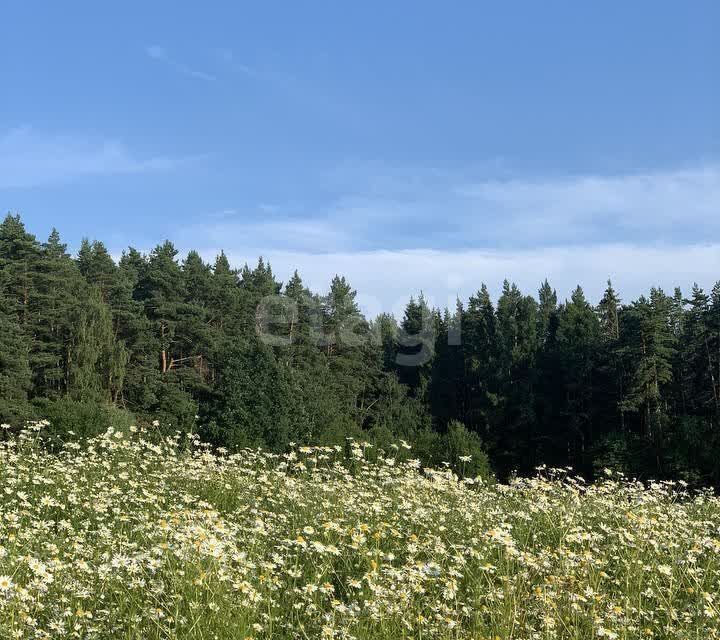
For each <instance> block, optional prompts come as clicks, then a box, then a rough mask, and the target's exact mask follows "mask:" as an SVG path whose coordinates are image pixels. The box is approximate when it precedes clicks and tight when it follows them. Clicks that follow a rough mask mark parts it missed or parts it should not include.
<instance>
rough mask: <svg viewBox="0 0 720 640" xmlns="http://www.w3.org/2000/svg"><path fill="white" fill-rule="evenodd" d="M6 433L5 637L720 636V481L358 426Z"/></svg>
mask: <svg viewBox="0 0 720 640" xmlns="http://www.w3.org/2000/svg"><path fill="white" fill-rule="evenodd" d="M41 433H42V425H39V424H38V425H35V426H33V427H32V428H31V429H27V430H25V431H23V432H21V433H19V434H17V433H16V434H13V432H12V431H10V430H6V432H5V435H6V440H5V441H4V442H2V443H1V444H0V480H1V482H2V497H0V545H2V546H0V637H1V638H73V637H74V638H137V639H141V638H142V639H152V638H198V639H200V638H203V639H211V638H228V639H230V638H233V639H235V638H241V639H242V638H258V639H259V638H416V639H421V638H503V639H505V638H518V639H519V638H523V639H531V638H539V639H548V640H549V639H555V638H574V639H578V640H581V639H582V640H584V639H587V638H593V637H605V638H678V639H679V638H683V639H685V638H695V639H698V640H699V639H705V638H715V637H720V632H719V628H720V627H719V625H720V622H719V621H718V613H720V611H719V607H720V604H719V602H718V601H719V600H720V595H718V594H720V565H719V560H720V500H718V498H716V497H713V496H712V495H710V494H709V493H702V494H693V495H688V494H686V493H685V492H684V491H683V488H682V486H680V485H672V484H668V483H663V484H656V485H652V486H651V487H644V486H642V485H640V484H637V483H631V482H628V481H625V480H623V479H620V478H614V477H608V479H607V480H606V481H604V482H602V483H599V484H597V485H593V486H589V487H586V486H585V485H584V484H583V483H582V482H581V481H578V480H575V479H572V478H571V477H569V476H568V477H565V475H564V474H563V473H560V472H544V473H543V474H542V475H540V476H538V477H536V478H534V479H531V480H520V481H516V482H514V483H513V484H512V485H509V486H508V485H486V484H483V483H482V482H480V481H476V480H473V479H458V478H457V477H456V476H454V475H452V474H451V473H450V472H449V471H431V470H421V469H420V468H419V465H418V463H416V462H414V461H412V460H411V459H410V458H411V456H412V452H411V451H407V450H406V449H405V448H403V447H400V448H398V449H397V450H394V451H391V452H390V453H388V454H384V453H382V452H377V451H374V450H371V449H369V448H368V447H366V446H365V445H362V444H359V443H351V444H350V445H349V446H348V448H347V451H345V450H342V449H339V448H331V447H327V448H298V449H295V450H293V451H291V452H290V453H288V454H286V455H280V456H279V455H272V454H269V453H266V452H262V451H254V450H253V451H251V450H248V451H243V452H241V453H238V454H235V455H227V454H224V453H222V452H220V453H211V452H210V451H209V450H208V448H207V447H205V446H202V445H200V444H199V443H198V442H197V441H196V440H194V439H193V438H183V439H181V438H179V437H178V438H174V439H167V440H165V441H160V442H158V441H152V439H151V438H150V436H149V435H148V434H147V433H146V432H143V431H142V430H135V431H133V432H128V433H122V432H113V431H110V432H108V433H106V434H105V435H104V436H103V437H101V438H97V439H95V440H93V441H90V442H89V443H87V444H84V445H83V446H80V445H75V444H68V445H66V446H65V447H64V448H62V449H61V450H59V451H56V452H55V453H50V452H49V451H48V450H47V449H46V448H43V447H41V446H40V445H39V444H38V443H37V442H36V440H37V438H38V437H40V435H41Z"/></svg>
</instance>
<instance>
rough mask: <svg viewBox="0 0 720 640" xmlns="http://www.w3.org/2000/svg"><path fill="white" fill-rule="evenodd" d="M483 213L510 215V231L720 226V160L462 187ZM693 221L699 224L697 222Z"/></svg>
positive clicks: (551, 233) (578, 232)
mask: <svg viewBox="0 0 720 640" xmlns="http://www.w3.org/2000/svg"><path fill="white" fill-rule="evenodd" d="M457 193H458V195H459V196H461V197H462V198H464V199H467V200H468V202H469V203H470V204H471V206H472V209H473V210H474V211H476V212H482V211H485V212H489V213H497V214H500V215H502V219H503V221H504V227H505V229H506V231H507V233H508V234H515V233H521V234H524V235H530V236H531V237H534V238H538V239H545V238H546V237H550V238H552V237H557V235H558V234H559V235H561V236H563V237H569V236H592V235H594V234H596V233H597V232H600V233H603V232H606V231H612V230H615V231H618V232H625V233H628V234H642V233H647V234H657V233H663V232H667V231H668V230H672V229H674V228H676V226H680V225H683V226H684V227H685V228H684V229H683V228H678V229H677V231H679V232H683V233H688V232H689V233H695V234H696V235H698V236H700V235H701V234H702V231H703V230H706V229H713V230H715V231H718V230H720V166H719V165H707V166H701V167H696V168H692V169H683V170H677V171H656V172H647V173H636V174H629V175H620V176H594V175H586V176H575V177H565V178H558V179H545V180H517V179H515V180H507V181H490V182H480V183H476V184H471V185H466V186H463V187H460V188H459V189H458V190H457ZM691 225H693V226H694V228H693V227H692V226H691Z"/></svg>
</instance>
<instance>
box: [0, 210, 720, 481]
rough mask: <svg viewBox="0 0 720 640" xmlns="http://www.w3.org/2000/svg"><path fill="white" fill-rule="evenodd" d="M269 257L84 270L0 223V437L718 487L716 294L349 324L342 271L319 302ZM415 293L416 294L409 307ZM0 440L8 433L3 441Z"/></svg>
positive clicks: (151, 259) (515, 302)
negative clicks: (313, 450)
mask: <svg viewBox="0 0 720 640" xmlns="http://www.w3.org/2000/svg"><path fill="white" fill-rule="evenodd" d="M297 266H298V270H299V271H296V272H295V274H294V275H293V276H292V278H290V279H289V280H288V281H287V282H280V281H279V280H278V279H277V278H276V277H275V275H274V274H273V271H272V268H271V266H270V264H268V263H267V262H265V261H264V260H263V259H262V258H260V259H259V260H258V262H257V264H255V266H254V267H249V266H247V265H245V266H244V267H242V268H241V269H236V268H234V267H233V265H231V264H230V263H229V261H228V259H227V257H226V256H225V255H224V254H222V253H221V254H220V255H218V256H217V257H216V259H215V261H214V263H212V264H207V263H206V262H204V261H203V259H202V258H201V256H200V255H199V254H198V253H197V252H195V251H190V252H189V253H188V254H187V255H186V256H180V255H179V254H178V251H177V250H176V248H175V247H174V246H173V244H172V243H170V242H165V243H163V244H160V245H158V246H157V247H155V248H154V249H153V250H152V251H150V252H149V253H148V254H147V255H145V254H142V253H141V252H139V251H137V250H136V249H133V248H129V249H127V250H126V251H124V252H123V254H122V256H121V257H120V259H119V260H118V261H117V262H116V261H115V260H113V257H112V256H111V254H110V253H109V251H108V249H107V248H106V246H105V245H104V244H103V243H102V242H100V241H90V240H83V241H82V244H81V245H80V248H79V250H78V251H77V253H76V254H75V255H71V254H70V253H69V252H68V250H67V247H66V245H65V244H63V242H62V240H61V237H60V235H59V233H58V232H57V231H55V230H53V231H52V233H51V234H50V236H49V238H48V239H47V241H45V242H41V241H40V240H38V239H36V237H35V236H34V235H33V234H31V233H30V232H29V231H28V230H27V229H26V228H25V226H24V224H23V222H22V220H21V218H20V216H19V215H11V214H8V215H7V217H6V218H5V219H4V221H3V222H2V224H1V225H0V298H1V304H0V420H1V421H2V422H3V423H4V425H18V424H22V423H24V422H25V421H28V420H36V419H47V420H49V422H50V426H49V432H50V433H51V434H52V436H53V437H56V438H60V439H62V438H64V437H66V436H67V435H68V434H70V435H72V436H74V437H81V438H83V437H94V436H96V435H98V434H99V433H102V432H103V431H105V430H106V429H107V427H108V426H110V425H116V426H117V425H130V424H136V423H138V424H143V425H145V426H146V427H148V428H151V429H155V430H156V431H158V432H161V433H166V434H173V433H175V432H177V431H180V432H186V433H187V432H192V433H196V434H198V436H199V437H200V438H202V439H203V440H204V441H207V442H209V443H211V444H212V445H214V446H215V447H218V448H219V449H220V450H223V449H227V450H230V451H233V450H238V449H240V448H243V447H264V448H266V449H267V450H269V451H284V450H286V449H287V447H288V446H289V444H290V443H299V444H308V445H319V444H323V445H326V444H339V445H343V446H344V445H345V444H346V443H347V442H348V441H349V440H348V439H349V438H353V439H356V440H362V441H367V442H369V443H372V444H373V445H375V446H376V447H378V448H382V449H385V450H388V448H390V447H394V446H398V445H399V444H400V445H401V444H403V443H404V444H409V445H410V446H411V447H412V448H413V450H414V452H415V455H417V457H418V458H419V459H420V460H421V461H422V462H423V463H424V464H432V465H435V466H438V465H442V464H443V463H447V464H448V465H450V466H451V467H455V468H457V467H458V466H459V465H463V466H469V467H470V471H472V472H473V473H474V474H475V475H480V476H486V477H488V478H490V477H493V476H494V477H496V478H498V479H501V480H504V479H507V478H509V477H511V476H513V475H532V474H534V473H535V470H536V469H537V468H538V467H540V466H543V465H547V466H549V467H566V466H568V467H572V469H573V470H574V472H577V473H579V474H581V475H583V476H584V477H585V478H587V479H593V478H594V477H596V476H597V475H598V474H602V473H603V470H605V469H612V470H617V471H621V472H623V473H625V474H626V475H628V476H630V477H637V478H639V479H651V478H654V479H677V480H682V481H684V482H687V483H689V484H692V485H712V486H718V485H719V484H720V465H718V463H717V460H718V458H719V457H720V435H719V431H720V283H718V284H715V286H714V287H713V288H712V289H711V290H710V291H704V290H703V289H702V288H701V287H699V286H697V285H695V286H694V287H693V288H692V290H691V291H687V292H683V291H681V290H680V289H675V290H674V291H673V292H672V293H670V292H665V291H663V290H661V289H658V288H651V289H650V290H649V291H648V293H647V295H643V296H641V297H639V298H638V299H637V300H633V301H626V300H622V299H621V292H617V291H615V289H614V288H613V286H612V284H611V283H610V282H609V281H608V283H607V288H606V290H605V293H604V295H603V297H602V299H601V300H599V301H598V302H597V304H596V305H594V304H592V303H591V301H588V300H587V299H586V297H585V295H584V293H583V290H582V288H581V287H580V286H578V287H577V288H576V289H575V290H574V292H573V293H572V295H571V297H570V299H569V300H560V299H559V298H558V295H557V293H556V292H555V290H554V289H553V287H552V285H551V283H548V282H547V281H544V282H542V283H538V284H539V290H538V291H537V294H536V295H530V294H528V293H527V292H522V291H520V290H519V289H518V287H517V286H516V285H515V284H513V283H511V282H507V281H506V282H505V283H504V284H503V289H502V294H501V295H500V296H499V298H498V299H497V300H496V301H493V300H492V299H491V296H490V294H489V292H488V289H487V287H486V286H485V284H482V283H478V289H477V293H475V294H474V295H472V296H471V297H470V299H469V301H467V302H465V301H460V300H458V302H457V306H456V308H454V309H444V310H440V309H435V308H430V306H429V305H428V304H427V302H426V300H425V299H424V298H423V296H422V294H419V295H417V296H416V297H414V298H411V299H410V301H409V303H408V304H407V307H406V309H405V312H404V315H403V317H402V318H397V319H396V318H394V317H392V316H391V315H388V314H382V315H380V316H378V317H377V318H365V317H363V316H362V314H361V312H360V310H359V308H358V305H357V303H356V301H355V297H356V292H355V291H354V290H353V288H352V286H351V284H350V283H349V282H347V281H346V279H345V278H344V277H342V276H341V275H337V276H335V277H334V278H333V279H332V281H331V282H330V283H329V288H328V291H327V292H313V291H310V290H309V289H308V288H307V287H306V286H305V285H304V284H303V281H302V279H301V275H300V273H301V270H302V265H297ZM421 285H422V283H418V288H419V290H420V287H421ZM0 437H2V435H0Z"/></svg>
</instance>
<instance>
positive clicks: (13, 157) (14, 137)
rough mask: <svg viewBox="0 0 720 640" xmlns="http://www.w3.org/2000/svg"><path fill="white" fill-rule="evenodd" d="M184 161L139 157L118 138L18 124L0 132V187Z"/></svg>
mask: <svg viewBox="0 0 720 640" xmlns="http://www.w3.org/2000/svg"><path fill="white" fill-rule="evenodd" d="M183 161H184V160H183V159H182V158H171V157H168V156H152V157H145V158H143V157H139V156H137V155H136V154H133V153H132V152H131V151H130V150H129V149H128V148H127V147H126V146H125V145H124V144H122V143H121V142H119V141H117V140H108V139H104V140H94V139H88V138H85V137H81V136H72V135H45V134H42V133H40V132H38V131H35V130H34V129H32V128H31V127H20V128H16V129H11V130H9V131H7V132H6V133H4V134H0V189H7V188H14V187H35V186H41V185H47V184H53V183H59V182H65V181H69V180H74V179H77V178H82V177H87V176H100V175H112V174H133V173H148V172H154V171H166V170H169V169H173V168H175V167H176V166H178V164H180V163H181V162H183Z"/></svg>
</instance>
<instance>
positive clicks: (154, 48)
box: [145, 44, 217, 81]
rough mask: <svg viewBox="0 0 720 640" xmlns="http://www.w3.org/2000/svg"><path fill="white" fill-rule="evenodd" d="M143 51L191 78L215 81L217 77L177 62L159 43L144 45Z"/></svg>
mask: <svg viewBox="0 0 720 640" xmlns="http://www.w3.org/2000/svg"><path fill="white" fill-rule="evenodd" d="M145 53H146V54H147V55H148V57H150V58H152V59H153V60H157V61H159V62H162V63H164V64H166V65H168V66H169V67H172V68H173V69H175V71H178V72H179V73H182V74H184V75H186V76H190V77H191V78H197V79H199V80H208V81H215V80H217V78H216V77H215V76H213V75H211V74H209V73H205V72H204V71H199V70H197V69H193V68H192V67H189V66H187V65H186V64H183V63H182V62H178V61H177V60H175V59H174V58H172V57H170V55H169V54H168V52H167V49H165V48H164V47H161V46H160V45H157V44H153V45H150V46H147V47H145Z"/></svg>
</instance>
